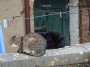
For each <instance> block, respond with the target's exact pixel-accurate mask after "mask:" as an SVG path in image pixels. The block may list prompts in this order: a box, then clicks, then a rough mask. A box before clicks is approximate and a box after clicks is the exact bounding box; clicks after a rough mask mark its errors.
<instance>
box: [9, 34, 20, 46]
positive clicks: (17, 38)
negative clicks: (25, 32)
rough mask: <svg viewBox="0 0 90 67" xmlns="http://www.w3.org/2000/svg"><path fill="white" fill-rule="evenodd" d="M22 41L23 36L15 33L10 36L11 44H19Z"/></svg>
mask: <svg viewBox="0 0 90 67" xmlns="http://www.w3.org/2000/svg"><path fill="white" fill-rule="evenodd" d="M20 43H21V36H17V35H14V36H12V37H11V38H10V41H9V44H10V46H17V47H18V46H19V45H20Z"/></svg>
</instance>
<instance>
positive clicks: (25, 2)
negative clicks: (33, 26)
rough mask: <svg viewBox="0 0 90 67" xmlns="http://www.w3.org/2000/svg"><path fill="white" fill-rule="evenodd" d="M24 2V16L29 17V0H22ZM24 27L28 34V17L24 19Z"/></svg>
mask: <svg viewBox="0 0 90 67" xmlns="http://www.w3.org/2000/svg"><path fill="white" fill-rule="evenodd" d="M24 4H25V18H30V6H29V0H24ZM25 28H26V34H29V33H30V32H31V30H30V19H25Z"/></svg>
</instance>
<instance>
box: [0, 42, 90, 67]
mask: <svg viewBox="0 0 90 67" xmlns="http://www.w3.org/2000/svg"><path fill="white" fill-rule="evenodd" d="M89 62H90V43H86V44H83V45H82V44H78V45H76V46H66V47H65V48H60V49H52V50H46V52H45V54H44V55H43V56H41V57H33V56H29V55H24V54H18V53H8V54H3V55H0V67H89V66H90V64H89Z"/></svg>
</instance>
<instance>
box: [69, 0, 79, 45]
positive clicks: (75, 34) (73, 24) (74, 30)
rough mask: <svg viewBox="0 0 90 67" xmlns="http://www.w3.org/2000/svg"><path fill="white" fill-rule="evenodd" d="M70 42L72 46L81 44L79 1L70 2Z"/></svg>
mask: <svg viewBox="0 0 90 67" xmlns="http://www.w3.org/2000/svg"><path fill="white" fill-rule="evenodd" d="M69 10H70V40H71V43H70V44H71V45H75V44H78V43H79V6H78V0H70V5H69Z"/></svg>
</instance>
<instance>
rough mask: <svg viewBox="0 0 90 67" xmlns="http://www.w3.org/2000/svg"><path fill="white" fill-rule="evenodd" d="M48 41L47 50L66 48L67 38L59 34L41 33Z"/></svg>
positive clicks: (52, 32)
mask: <svg viewBox="0 0 90 67" xmlns="http://www.w3.org/2000/svg"><path fill="white" fill-rule="evenodd" d="M40 34H41V35H42V36H43V37H44V38H45V39H46V41H47V48H46V49H57V48H63V47H65V45H66V44H65V41H64V40H65V38H64V36H63V35H62V34H61V33H59V32H54V31H51V32H46V33H40Z"/></svg>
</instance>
